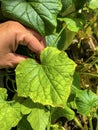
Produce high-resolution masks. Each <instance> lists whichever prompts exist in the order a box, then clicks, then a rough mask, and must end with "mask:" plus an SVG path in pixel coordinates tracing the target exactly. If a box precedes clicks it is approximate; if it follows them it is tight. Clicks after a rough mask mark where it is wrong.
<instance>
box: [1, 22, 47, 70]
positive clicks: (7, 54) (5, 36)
mask: <svg viewBox="0 0 98 130" xmlns="http://www.w3.org/2000/svg"><path fill="white" fill-rule="evenodd" d="M19 44H21V45H24V46H27V47H28V48H29V49H30V50H32V51H33V52H35V53H37V54H40V52H41V51H42V50H43V49H44V48H45V39H44V38H43V37H42V36H40V35H39V34H38V33H37V32H36V31H34V30H32V29H29V28H26V27H24V26H23V25H22V24H20V23H19V22H16V21H7V22H4V23H1V24H0V69H2V68H8V67H11V68H12V67H15V66H16V65H17V64H18V63H20V62H21V61H23V60H25V59H26V58H27V57H26V56H23V55H19V54H16V53H15V51H16V49H17V47H18V45H19Z"/></svg>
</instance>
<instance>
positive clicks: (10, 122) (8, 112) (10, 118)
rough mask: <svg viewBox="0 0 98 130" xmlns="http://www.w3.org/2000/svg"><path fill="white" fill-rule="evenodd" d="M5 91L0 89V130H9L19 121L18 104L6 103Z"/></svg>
mask: <svg viewBox="0 0 98 130" xmlns="http://www.w3.org/2000/svg"><path fill="white" fill-rule="evenodd" d="M6 100H7V92H6V89H4V88H0V129H1V130H11V128H12V127H15V126H16V125H17V124H18V122H19V120H20V119H21V113H20V104H19V103H15V102H14V101H13V102H9V101H6Z"/></svg>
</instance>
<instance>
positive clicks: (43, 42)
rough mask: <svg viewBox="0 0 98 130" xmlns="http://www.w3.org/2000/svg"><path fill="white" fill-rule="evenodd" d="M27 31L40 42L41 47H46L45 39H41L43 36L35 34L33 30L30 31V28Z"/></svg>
mask: <svg viewBox="0 0 98 130" xmlns="http://www.w3.org/2000/svg"><path fill="white" fill-rule="evenodd" d="M28 31H29V32H30V33H31V34H32V35H34V36H35V37H36V38H37V39H38V40H39V41H40V43H41V45H42V46H43V47H46V44H45V43H46V41H45V38H44V37H43V36H41V35H40V34H39V33H37V32H36V31H34V30H32V29H30V28H28Z"/></svg>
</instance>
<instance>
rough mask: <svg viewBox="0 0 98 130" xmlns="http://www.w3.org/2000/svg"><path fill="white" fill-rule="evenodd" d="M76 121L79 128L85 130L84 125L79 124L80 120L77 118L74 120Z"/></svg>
mask: <svg viewBox="0 0 98 130" xmlns="http://www.w3.org/2000/svg"><path fill="white" fill-rule="evenodd" d="M74 121H75V122H76V124H77V126H79V127H80V128H81V129H83V126H82V124H81V123H80V122H79V120H78V118H77V117H75V118H74Z"/></svg>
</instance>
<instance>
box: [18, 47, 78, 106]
mask: <svg viewBox="0 0 98 130" xmlns="http://www.w3.org/2000/svg"><path fill="white" fill-rule="evenodd" d="M40 62H41V64H39V63H38V62H37V61H35V60H33V59H27V60H25V61H24V62H21V63H20V64H19V65H18V66H17V68H16V83H17V92H18V95H19V96H23V97H30V98H31V99H32V101H33V102H38V103H41V104H44V105H52V106H64V105H65V103H66V102H67V99H68V97H69V94H70V89H71V84H72V80H73V74H74V70H75V67H76V64H75V63H74V62H73V61H72V60H71V59H69V58H68V56H67V54H66V53H65V52H63V51H59V50H58V49H56V48H53V47H47V48H45V49H44V50H43V51H42V52H41V55H40Z"/></svg>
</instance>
